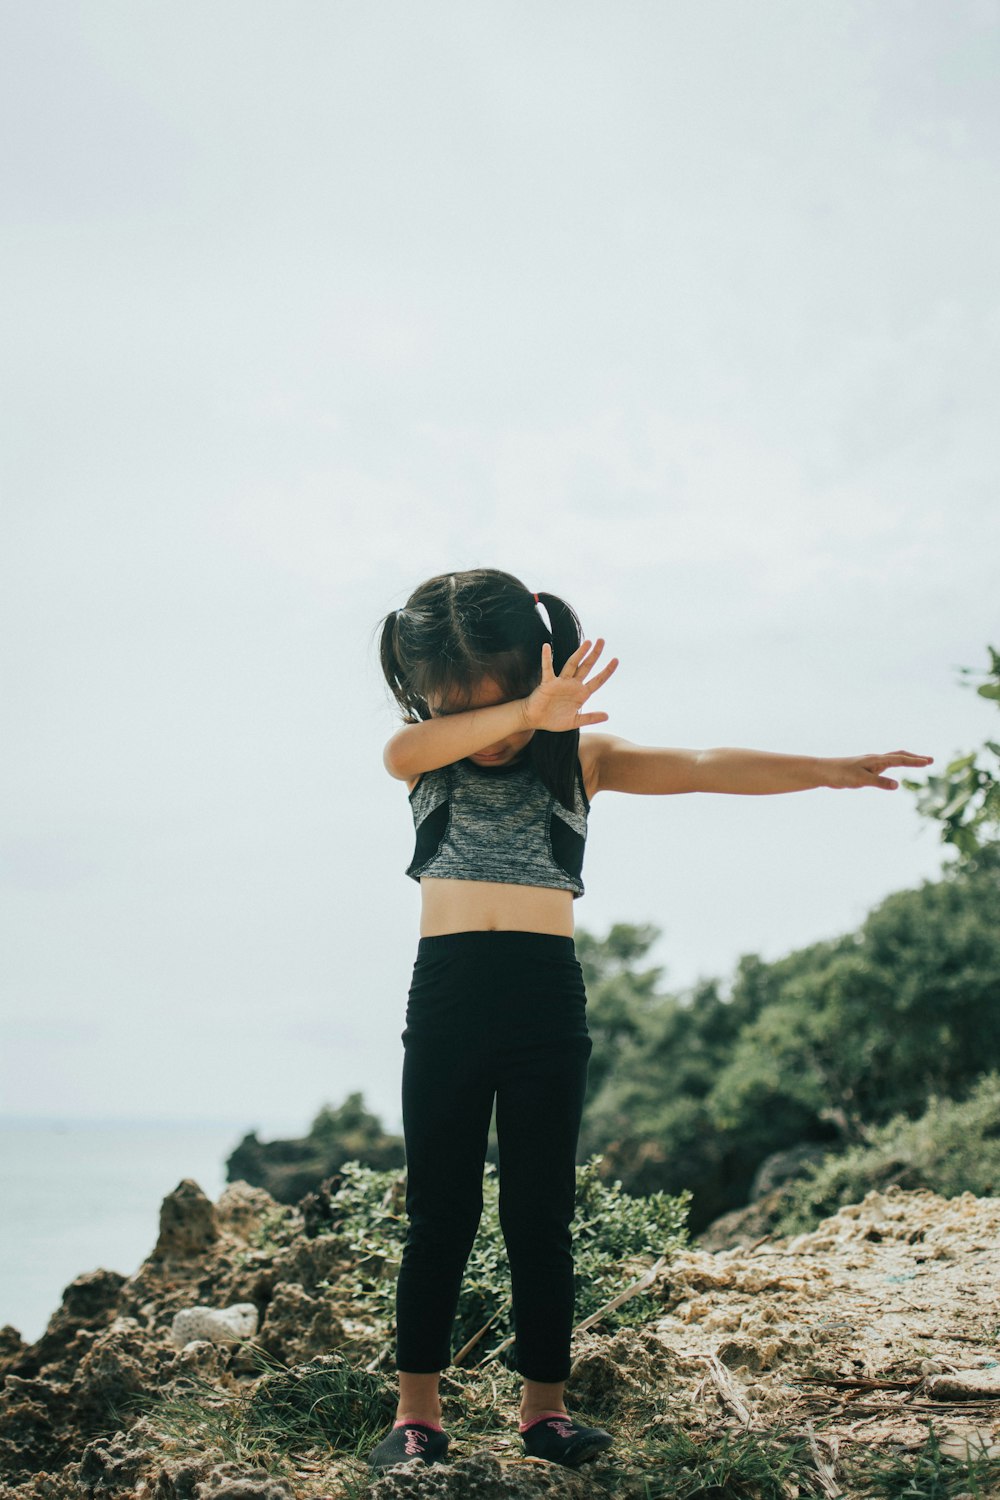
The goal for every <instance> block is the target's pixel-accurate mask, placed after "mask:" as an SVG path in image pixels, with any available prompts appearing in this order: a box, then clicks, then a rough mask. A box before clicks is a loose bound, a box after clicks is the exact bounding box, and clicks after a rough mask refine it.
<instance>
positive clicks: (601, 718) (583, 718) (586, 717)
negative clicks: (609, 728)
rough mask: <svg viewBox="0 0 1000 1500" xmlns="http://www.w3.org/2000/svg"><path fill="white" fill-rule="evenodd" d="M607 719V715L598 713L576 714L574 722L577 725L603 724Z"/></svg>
mask: <svg viewBox="0 0 1000 1500" xmlns="http://www.w3.org/2000/svg"><path fill="white" fill-rule="evenodd" d="M607 717H608V716H607V714H598V713H593V714H577V716H576V722H577V723H578V724H603V723H604V722H605V720H606V719H607Z"/></svg>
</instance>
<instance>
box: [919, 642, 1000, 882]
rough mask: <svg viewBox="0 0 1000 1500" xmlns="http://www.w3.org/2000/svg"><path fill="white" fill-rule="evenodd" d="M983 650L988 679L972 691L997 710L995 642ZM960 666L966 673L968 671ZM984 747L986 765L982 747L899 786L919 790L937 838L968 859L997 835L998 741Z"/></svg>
mask: <svg viewBox="0 0 1000 1500" xmlns="http://www.w3.org/2000/svg"><path fill="white" fill-rule="evenodd" d="M986 649H987V651H988V652H989V654H990V667H989V670H988V671H987V672H986V674H985V675H986V678H987V681H986V682H982V683H980V685H979V686H978V687H977V688H976V692H977V693H978V694H979V696H980V698H986V699H987V700H989V701H990V702H992V703H995V704H996V706H997V707H998V708H1000V652H997V651H996V650H995V648H994V647H993V646H987V648H986ZM959 670H960V671H961V672H962V674H963V675H964V676H968V675H969V674H970V672H971V670H972V669H971V668H969V667H961V668H960V669H959ZM983 750H984V751H985V752H986V753H987V763H986V765H982V766H981V765H980V764H979V761H978V757H979V754H980V751H978V750H974V751H973V752H972V753H971V755H960V756H959V757H958V758H957V759H956V760H953V761H952V762H951V763H950V765H947V766H946V767H945V768H944V771H943V772H942V773H940V774H939V775H937V776H928V777H927V780H926V781H910V780H907V779H905V778H901V781H902V785H903V786H905V787H906V788H907V790H908V791H911V792H915V793H916V794H917V809H918V811H919V812H921V813H922V814H923V815H924V816H925V817H928V818H936V819H937V821H938V822H939V823H940V824H941V842H942V843H944V844H952V845H953V846H954V847H955V848H956V849H957V850H958V851H959V854H960V855H961V856H964V857H965V858H968V859H971V858H973V857H974V856H975V855H976V854H977V853H978V852H979V850H980V849H981V848H983V846H984V845H985V844H988V843H995V842H996V841H997V839H998V837H1000V775H998V768H997V767H996V766H995V765H994V764H993V762H994V761H1000V744H997V742H996V741H995V740H987V741H986V743H985V745H984V746H983Z"/></svg>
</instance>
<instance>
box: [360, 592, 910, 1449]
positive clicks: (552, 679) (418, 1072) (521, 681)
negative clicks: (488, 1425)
mask: <svg viewBox="0 0 1000 1500" xmlns="http://www.w3.org/2000/svg"><path fill="white" fill-rule="evenodd" d="M539 605H541V606H542V607H543V608H544V610H545V613H546V615H547V616H548V621H547V622H546V621H545V620H544V619H543V617H542V614H541V613H540V610H539V607H538V606H539ZM377 628H378V627H377ZM380 628H381V640H380V651H381V661H382V668H383V671H384V673H385V678H386V681H387V683H388V685H389V688H390V690H391V692H392V694H393V696H394V698H395V700H396V702H397V703H398V704H399V707H400V708H401V709H402V713H403V718H404V721H405V722H404V727H403V728H402V729H400V730H398V731H397V732H396V733H395V734H394V735H393V736H392V738H391V739H390V740H389V742H388V744H387V745H386V747H385V752H384V757H383V758H384V762H385V767H386V770H387V771H388V772H389V774H390V775H391V776H394V777H396V778H397V779H399V780H401V781H405V783H406V785H407V788H408V791H409V801H410V807H411V810H412V813H413V819H414V825H415V839H416V841H415V848H414V853H413V858H412V860H411V861H410V864H409V866H408V867H407V870H406V874H407V875H409V876H410V877H411V878H412V879H414V880H417V881H419V883H420V888H421V919H420V939H419V943H418V945H417V956H416V961H415V964H414V968H413V976H412V983H411V985H410V989H409V996H408V1003H407V1009H406V1025H405V1029H404V1031H403V1033H402V1041H403V1048H404V1056H403V1075H402V1106H403V1137H404V1144H405V1151H406V1172H407V1176H406V1213H407V1219H408V1227H407V1238H406V1243H405V1245H404V1249H403V1257H402V1262H401V1266H400V1271H399V1278H398V1282H397V1287H396V1371H397V1374H398V1377H399V1402H398V1406H397V1411H396V1420H395V1422H394V1424H393V1427H392V1430H391V1431H390V1432H389V1433H388V1435H387V1436H386V1437H385V1438H383V1439H382V1441H381V1442H380V1443H379V1444H378V1445H377V1447H376V1448H375V1449H374V1451H373V1452H372V1454H371V1457H370V1462H371V1466H372V1467H373V1468H375V1469H383V1468H389V1467H392V1466H393V1465H395V1464H399V1463H406V1462H408V1461H409V1460H410V1459H412V1458H414V1457H419V1458H420V1459H421V1460H423V1461H424V1462H425V1463H435V1462H437V1461H439V1460H440V1459H442V1458H443V1457H444V1456H445V1454H446V1452H447V1448H448V1442H449V1439H448V1434H447V1433H446V1432H445V1430H444V1428H443V1427H442V1425H441V1406H440V1400H439V1395H438V1381H439V1377H440V1372H441V1370H442V1369H443V1368H444V1367H445V1366H446V1365H448V1364H449V1363H450V1361H451V1331H452V1326H453V1321H454V1317H455V1311H456V1307H457V1303H458V1296H459V1291H460V1289H461V1281H462V1275H463V1271H464V1269H465V1264H466V1261H467V1259H468V1256H469V1253H470V1251H471V1249H472V1245H473V1242H474V1240H475V1236H476V1231H477V1228H478V1226H479V1220H480V1215H481V1212H482V1206H483V1196H482V1181H483V1166H484V1162H485V1155H486V1146H487V1135H488V1130H489V1122H490V1117H491V1114H492V1111H493V1103H494V1096H495V1098H496V1124H497V1143H498V1148H499V1155H500V1167H499V1179H500V1223H501V1227H502V1230H503V1235H504V1241H505V1244H506V1248H507V1255H508V1259H509V1262H510V1273H511V1289H512V1303H513V1322H514V1334H515V1349H516V1365H517V1369H518V1372H519V1373H520V1375H521V1376H522V1378H523V1382H524V1388H523V1392H522V1395H521V1403H520V1424H519V1431H520V1433H521V1435H522V1438H523V1442H524V1447H525V1450H526V1451H527V1452H528V1453H529V1454H533V1455H535V1456H537V1457H542V1458H547V1459H551V1460H554V1461H556V1462H558V1463H562V1464H565V1465H568V1466H569V1467H571V1468H577V1467H578V1466H579V1465H580V1464H581V1463H583V1462H585V1461H586V1460H588V1459H590V1458H593V1457H594V1456H595V1455H596V1454H597V1453H598V1452H600V1451H601V1450H602V1449H604V1448H607V1447H609V1446H610V1445H611V1443H612V1442H613V1438H612V1437H611V1435H610V1434H609V1433H607V1432H605V1431H603V1430H602V1429H600V1428H592V1427H584V1426H581V1425H579V1424H578V1423H576V1422H575V1421H573V1419H572V1418H571V1417H570V1415H569V1413H568V1412H567V1410H566V1407H565V1404H564V1399H563V1393H564V1387H565V1384H566V1381H567V1378H568V1376H569V1371H570V1336H571V1332H572V1328H573V1307H574V1270H573V1255H572V1236H571V1233H570V1221H571V1220H572V1218H573V1213H574V1209H575V1192H576V1149H577V1141H578V1137H579V1130H580V1121H581V1116H582V1112H583V1103H584V1096H585V1094H586V1087H587V1071H588V1059H589V1057H590V1051H591V1047H592V1045H593V1043H592V1041H591V1038H590V1034H589V1032H588V1029H587V1016H586V1006H587V997H586V992H585V989H584V983H583V976H582V971H581V968H580V964H579V962H578V960H577V958H576V954H575V948H574V941H573V931H574V928H573V902H574V901H575V900H576V899H577V897H579V896H582V895H583V893H584V885H583V879H582V869H583V854H584V845H585V840H586V836H587V817H588V814H589V811H590V805H591V802H592V801H593V799H594V797H595V796H596V795H597V793H598V792H606V791H617V792H639V793H647V794H666V793H674V792H740V793H748V794H755V793H757V794H759V793H766V792H792V791H803V790H805V789H806V788H809V787H820V786H828V787H860V786H875V787H884V788H885V789H887V790H894V789H895V788H896V786H897V785H898V783H897V782H895V781H893V780H891V779H889V778H888V777H886V776H885V775H883V773H884V772H885V771H886V770H887V768H888V767H889V766H894V765H906V766H917V765H926V764H928V762H929V761H931V760H932V759H933V757H932V756H929V755H913V754H911V753H910V752H909V751H906V750H897V751H890V752H889V753H888V754H886V755H859V756H854V757H848V758H846V759H819V758H816V757H812V756H798V755H777V754H772V753H770V752H767V751H756V750H731V749H715V750H701V751H698V750H675V749H659V748H654V747H646V746H640V745H634V744H631V743H630V742H629V741H628V740H623V739H620V738H618V737H617V736H616V735H610V734H586V735H581V734H580V730H581V729H583V728H587V727H588V726H590V725H593V724H599V723H601V722H603V721H604V720H606V719H607V717H608V715H607V714H606V713H602V712H600V711H599V710H596V711H595V710H592V709H588V703H589V701H590V699H591V698H592V697H593V695H594V694H595V693H596V692H597V690H598V689H599V688H600V687H602V686H603V685H604V683H606V682H607V681H608V679H609V678H610V677H611V675H612V674H613V673H614V671H615V670H616V668H617V666H618V659H617V657H614V658H612V660H611V661H609V662H608V664H607V665H606V666H605V667H603V669H602V670H601V671H598V672H595V668H596V666H597V663H598V660H599V658H600V656H601V653H602V651H603V649H604V641H603V640H602V639H600V638H598V639H597V640H594V641H591V640H584V639H582V638H581V629H580V622H579V620H578V618H577V616H576V614H575V613H574V611H573V610H572V609H571V607H570V606H569V605H568V604H567V603H566V602H565V600H563V599H560V598H558V597H557V596H556V595H554V594H546V593H537V594H536V593H532V592H531V590H530V589H528V588H526V587H525V585H524V584H523V583H521V582H520V581H519V580H518V579H517V578H515V577H513V576H512V574H510V573H504V572H501V571H500V570H498V569H496V568H473V569H470V570H468V571H466V572H461V573H447V574H441V575H439V576H438V577H435V578H430V579H428V580H427V582H426V583H423V584H421V585H420V587H419V588H418V589H416V590H415V592H414V593H413V594H411V596H410V598H409V599H408V600H407V602H406V605H405V607H404V608H403V609H399V610H393V611H392V612H391V613H390V614H388V615H387V616H385V618H384V619H383V620H382V621H381V622H380ZM592 673H593V674H594V675H591V674H592Z"/></svg>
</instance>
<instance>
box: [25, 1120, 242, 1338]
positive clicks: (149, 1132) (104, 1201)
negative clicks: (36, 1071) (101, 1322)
mask: <svg viewBox="0 0 1000 1500" xmlns="http://www.w3.org/2000/svg"><path fill="white" fill-rule="evenodd" d="M253 1128H254V1127H253V1125H248V1124H247V1123H246V1122H245V1121H241V1122H235V1123H229V1122H225V1121H222V1122H220V1121H214V1122H213V1121H206V1122H203V1123H196V1124H178V1123H176V1122H162V1123H157V1122H153V1123H151V1122H149V1121H147V1120H143V1121H129V1120H86V1121H74V1120H15V1119H6V1120H3V1119H0V1208H2V1211H0V1327H3V1325H4V1324H6V1323H11V1324H13V1326H14V1327H15V1328H16V1329H17V1330H18V1331H19V1333H20V1334H21V1337H22V1338H23V1339H24V1340H25V1341H26V1342H27V1343H29V1344H32V1343H34V1342H35V1340H36V1339H38V1338H40V1337H41V1335H42V1334H43V1333H44V1332H45V1328H46V1325H47V1323H48V1321H49V1318H50V1317H51V1316H52V1314H53V1313H54V1312H55V1310H56V1309H57V1307H58V1306H59V1304H60V1301H61V1299H62V1293H63V1289H64V1288H65V1287H67V1286H68V1285H69V1283H70V1282H71V1281H73V1280H74V1279H75V1278H76V1277H77V1276H79V1275H80V1274H81V1273H82V1272H84V1271H94V1270H97V1269H98V1268H99V1267H104V1268H105V1269H107V1270H111V1271H120V1272H121V1273H122V1275H124V1276H131V1275H132V1274H133V1272H135V1271H137V1270H138V1269H139V1266H140V1265H141V1264H142V1262H143V1261H144V1260H145V1259H146V1257H147V1255H149V1253H150V1251H151V1250H152V1249H153V1247H154V1246H155V1244H156V1239H157V1235H158V1234H159V1230H160V1204H161V1203H162V1201H163V1199H164V1198H165V1197H166V1195H167V1194H168V1193H171V1192H173V1190H174V1188H176V1186H177V1184H178V1183H179V1182H180V1181H181V1179H182V1178H184V1177H192V1178H193V1179H194V1180H195V1182H197V1183H198V1185H199V1187H200V1188H201V1189H202V1191H203V1192H204V1193H205V1194H206V1195H207V1196H208V1197H209V1198H211V1199H212V1200H213V1201H215V1200H216V1199H217V1198H218V1196H219V1194H220V1193H221V1192H222V1191H223V1189H224V1188H225V1186H226V1165H225V1163H226V1157H227V1156H228V1155H229V1153H230V1152H231V1151H233V1149H234V1148H235V1147H236V1146H237V1145H238V1144H239V1142H240V1141H241V1140H242V1138H243V1136H244V1135H246V1134H247V1132H248V1131H249V1130H251V1129H253Z"/></svg>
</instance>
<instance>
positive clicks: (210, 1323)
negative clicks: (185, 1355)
mask: <svg viewBox="0 0 1000 1500" xmlns="http://www.w3.org/2000/svg"><path fill="white" fill-rule="evenodd" d="M256 1332H257V1309H256V1307H255V1306H254V1304H253V1303H252V1302H234V1303H233V1305H232V1306H231V1307H184V1308H182V1309H181V1311H180V1312H178V1313H174V1321H173V1323H172V1324H171V1327H170V1338H171V1341H172V1343H174V1344H175V1345H176V1347H177V1348H178V1349H183V1348H184V1345H185V1344H190V1343H191V1342H192V1341H193V1340H195V1339H207V1340H208V1341H209V1342H210V1343H213V1344H238V1343H239V1341H240V1339H246V1338H250V1337H251V1336H252V1335H253V1334H255V1333H256Z"/></svg>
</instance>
